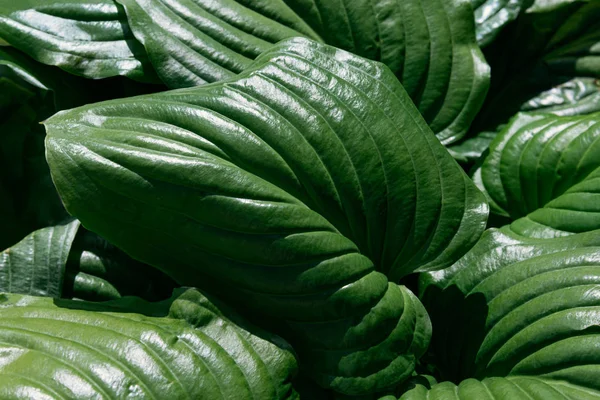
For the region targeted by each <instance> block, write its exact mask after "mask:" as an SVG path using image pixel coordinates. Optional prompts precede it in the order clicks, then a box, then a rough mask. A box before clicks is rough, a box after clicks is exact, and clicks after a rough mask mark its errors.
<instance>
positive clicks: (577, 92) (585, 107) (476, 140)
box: [448, 78, 600, 162]
mask: <svg viewBox="0 0 600 400" xmlns="http://www.w3.org/2000/svg"><path fill="white" fill-rule="evenodd" d="M520 111H521V112H526V113H527V114H547V113H550V114H554V115H559V116H576V115H586V114H591V113H594V112H598V111H600V82H599V81H598V80H597V79H594V78H575V79H571V80H569V81H567V82H564V83H561V84H560V85H557V86H555V87H553V88H551V89H549V90H545V91H543V92H542V93H539V94H536V95H535V96H533V97H531V98H530V99H528V100H526V101H524V102H523V104H521V107H520ZM504 127H505V124H501V125H500V126H498V127H497V128H496V129H493V130H491V131H483V132H480V133H478V134H477V135H476V136H474V137H472V138H469V139H466V140H465V141H463V142H462V143H459V144H457V145H454V146H450V147H448V150H449V151H450V153H451V154H452V156H453V157H454V158H455V159H456V160H458V161H460V162H469V161H474V160H477V159H478V158H479V157H481V155H482V154H483V153H484V152H485V151H486V150H487V149H488V148H489V147H490V144H491V143H492V141H493V140H494V138H495V137H496V136H497V134H498V132H499V131H501V130H502V129H503V128H504Z"/></svg>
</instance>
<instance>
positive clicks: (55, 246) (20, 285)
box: [0, 220, 79, 297]
mask: <svg viewBox="0 0 600 400" xmlns="http://www.w3.org/2000/svg"><path fill="white" fill-rule="evenodd" d="M78 228H79V221H77V220H75V221H72V222H69V223H65V224H63V225H57V226H52V227H48V228H43V229H40V230H38V231H35V232H33V233H31V234H30V235H29V236H27V237H26V238H24V239H23V240H22V241H20V242H19V243H17V244H16V245H14V246H12V247H9V248H8V249H6V250H4V251H3V252H2V253H0V291H2V292H8V293H20V294H30V295H33V296H50V297H60V296H61V294H62V289H63V281H64V275H65V265H66V264H67V259H68V257H69V252H70V250H71V245H72V244H73V240H74V239H75V234H76V233H77V229H78Z"/></svg>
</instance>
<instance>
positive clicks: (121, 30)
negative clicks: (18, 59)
mask: <svg viewBox="0 0 600 400" xmlns="http://www.w3.org/2000/svg"><path fill="white" fill-rule="evenodd" d="M0 39H2V40H4V41H5V42H7V43H9V44H10V45H12V46H14V47H16V48H18V49H19V50H22V51H24V52H25V53H27V54H29V55H30V56H31V57H33V58H34V59H36V60H37V61H40V62H42V63H44V64H48V65H55V66H58V67H60V68H62V69H64V70H65V71H68V72H71V73H73V74H75V75H81V76H85V77H87V78H95V79H96V78H106V77H110V76H116V75H124V76H128V77H130V78H133V79H136V80H139V81H143V82H158V80H157V77H156V74H155V73H154V71H153V69H152V66H151V65H150V63H149V62H148V59H147V56H146V52H145V51H144V47H143V46H142V45H141V44H140V43H138V42H137V41H136V40H135V39H134V37H133V35H132V34H131V32H130V30H129V27H128V26H127V17H126V16H125V13H124V12H123V11H122V10H119V8H118V7H117V5H116V3H115V2H114V1H112V0H43V1H40V0H18V1H4V2H2V4H0Z"/></svg>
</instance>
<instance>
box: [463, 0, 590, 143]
mask: <svg viewBox="0 0 600 400" xmlns="http://www.w3.org/2000/svg"><path fill="white" fill-rule="evenodd" d="M563 3H565V4H562V5H561V6H560V7H557V8H556V9H552V7H550V8H548V9H545V10H543V11H544V12H528V13H525V14H523V15H522V17H521V18H519V20H518V21H517V22H518V23H517V24H516V26H515V27H514V29H512V30H510V31H509V32H507V35H506V37H503V38H502V40H500V39H499V40H498V41H497V42H496V43H494V44H493V46H491V47H488V49H486V50H489V51H488V52H487V54H486V56H487V59H488V62H489V63H490V65H491V67H492V69H493V70H494V71H496V72H495V75H494V82H493V84H492V86H491V88H490V93H489V95H488V96H487V99H486V103H485V104H484V106H483V108H482V109H481V112H480V113H479V114H478V115H477V119H476V120H475V121H474V123H473V127H472V132H473V133H476V132H481V131H489V130H493V129H495V128H496V127H497V126H498V125H500V124H504V123H506V122H507V120H508V119H509V118H510V117H512V116H513V115H514V114H515V113H516V112H517V111H518V110H519V109H520V108H521V107H522V105H523V103H525V102H526V101H528V100H530V99H532V98H534V97H536V96H538V95H539V94H540V93H542V92H544V91H546V90H549V89H551V88H552V87H554V86H557V85H558V84H561V83H564V82H566V81H568V80H569V79H574V78H584V77H594V78H598V77H600V55H599V54H598V46H599V45H600V22H598V21H600V2H598V1H585V0H583V1H573V2H563ZM548 10H550V11H548ZM523 38H527V40H523ZM516 43H519V45H516Z"/></svg>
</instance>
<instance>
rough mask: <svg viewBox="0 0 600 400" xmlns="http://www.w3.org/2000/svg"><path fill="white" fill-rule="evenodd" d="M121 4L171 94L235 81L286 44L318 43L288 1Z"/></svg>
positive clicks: (142, 0)
mask: <svg viewBox="0 0 600 400" xmlns="http://www.w3.org/2000/svg"><path fill="white" fill-rule="evenodd" d="M117 1H118V2H119V3H121V4H122V5H123V6H124V7H125V9H126V11H127V16H128V18H129V23H130V25H131V29H132V30H133V33H134V34H135V35H136V37H137V39H138V40H139V41H140V42H141V43H142V44H143V45H144V46H145V48H146V51H147V52H148V56H149V58H150V60H151V61H152V63H153V64H154V66H155V68H156V71H157V72H158V75H159V76H160V78H161V79H162V81H163V82H165V83H166V84H167V85H168V86H169V87H171V88H177V87H188V86H195V85H200V84H203V83H206V82H215V81H219V80H222V79H227V78H231V77H233V76H234V75H235V74H237V73H239V72H241V71H242V70H244V69H245V68H247V67H248V66H249V65H250V64H251V63H252V61H253V60H254V59H255V58H256V57H257V56H258V55H259V54H260V53H262V52H264V51H266V50H267V49H269V48H270V47H271V46H272V45H273V44H274V43H276V42H279V41H281V40H283V39H287V38H290V37H295V36H308V37H312V38H315V39H318V36H317V35H316V34H315V33H314V32H313V31H312V30H311V29H310V28H309V27H308V26H306V24H305V23H304V22H303V21H302V20H301V19H300V18H299V17H298V16H297V15H296V14H295V13H294V12H293V11H292V10H290V9H289V8H288V7H287V6H286V5H285V3H283V1H282V0H275V1H271V2H267V1H264V0H261V1H257V2H251V1H247V0H238V1H235V0H220V1H194V0H117Z"/></svg>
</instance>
